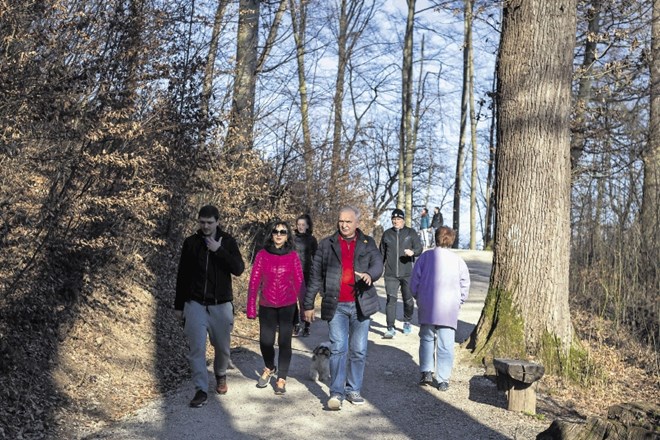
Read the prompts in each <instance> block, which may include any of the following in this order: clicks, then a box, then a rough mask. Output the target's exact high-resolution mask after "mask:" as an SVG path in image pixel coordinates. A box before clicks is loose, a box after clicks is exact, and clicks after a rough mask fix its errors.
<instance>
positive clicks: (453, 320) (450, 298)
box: [410, 247, 470, 330]
mask: <svg viewBox="0 0 660 440" xmlns="http://www.w3.org/2000/svg"><path fill="white" fill-rule="evenodd" d="M410 290H411V291H412V294H413V297H415V299H416V300H417V309H418V311H417V316H418V319H419V323H420V324H431V325H442V326H446V327H451V328H453V329H454V330H455V329H456V326H457V324H458V309H460V308H461V305H462V304H463V303H464V302H465V300H466V299H467V297H468V293H469V292H470V272H469V271H468V268H467V265H466V264H465V261H463V259H462V258H461V257H459V256H458V255H457V254H455V253H454V252H452V251H450V250H449V249H444V248H440V247H437V248H435V249H433V250H432V251H427V252H424V253H423V254H422V255H420V257H419V258H418V259H417V261H416V262H415V266H414V267H413V273H412V276H411V277H410Z"/></svg>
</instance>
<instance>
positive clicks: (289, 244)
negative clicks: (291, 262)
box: [264, 219, 293, 250]
mask: <svg viewBox="0 0 660 440" xmlns="http://www.w3.org/2000/svg"><path fill="white" fill-rule="evenodd" d="M278 226H284V227H285V228H286V242H284V244H283V245H282V249H285V250H291V249H293V232H292V231H291V226H289V224H288V223H287V222H285V221H284V220H280V219H275V220H273V221H271V222H270V223H268V225H267V226H266V237H265V238H264V247H275V242H274V241H273V231H274V230H275V229H276V228H277V227H278Z"/></svg>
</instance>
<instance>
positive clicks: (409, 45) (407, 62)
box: [399, 0, 415, 227]
mask: <svg viewBox="0 0 660 440" xmlns="http://www.w3.org/2000/svg"><path fill="white" fill-rule="evenodd" d="M407 4H408V16H407V18H406V34H405V37H404V41H403V62H402V68H401V133H400V145H401V156H402V159H403V160H400V161H399V163H402V164H403V180H402V181H399V197H400V198H402V199H403V211H404V212H407V213H408V215H407V216H406V221H405V223H406V226H408V227H410V226H412V218H413V216H412V211H413V207H412V166H413V157H414V154H415V151H414V145H413V128H412V113H413V109H412V83H413V73H412V66H413V31H414V28H415V0H407Z"/></svg>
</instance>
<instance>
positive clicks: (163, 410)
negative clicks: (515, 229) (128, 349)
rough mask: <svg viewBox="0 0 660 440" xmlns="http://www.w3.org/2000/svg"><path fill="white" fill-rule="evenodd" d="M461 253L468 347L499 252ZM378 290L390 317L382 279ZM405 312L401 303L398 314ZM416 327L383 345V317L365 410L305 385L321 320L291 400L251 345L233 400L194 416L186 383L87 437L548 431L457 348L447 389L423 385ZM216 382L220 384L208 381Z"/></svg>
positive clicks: (462, 330)
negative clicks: (512, 404) (333, 403)
mask: <svg viewBox="0 0 660 440" xmlns="http://www.w3.org/2000/svg"><path fill="white" fill-rule="evenodd" d="M458 252H459V253H460V255H461V256H462V257H463V258H465V260H466V261H467V263H468V266H469V267H470V271H471V276H472V289H471V292H470V298H469V299H468V302H467V303H466V304H465V305H464V306H463V308H462V310H461V313H460V315H459V328H458V331H457V340H458V341H463V340H464V339H465V338H467V336H468V335H469V333H470V331H471V330H472V328H473V327H474V325H475V324H476V322H477V320H478V319H479V315H480V313H481V309H482V307H483V301H484V298H485V294H486V289H487V286H488V277H489V274H490V264H491V259H492V254H491V253H490V252H483V251H458ZM378 285H379V289H378V290H379V294H380V296H381V302H382V307H381V310H382V311H383V312H384V311H385V293H384V289H383V287H382V281H381V282H380V283H379V284H378ZM401 313H402V306H401V303H399V307H398V314H399V316H401ZM413 323H414V324H415V326H414V330H413V334H411V335H403V334H402V333H400V332H398V334H397V336H396V337H395V338H394V339H392V340H385V339H382V334H383V332H384V330H385V315H384V313H378V314H377V315H376V316H375V319H374V321H373V323H372V325H371V331H370V335H369V354H368V359H367V367H366V371H365V379H364V386H363V390H362V395H363V397H364V398H365V399H366V404H364V405H361V406H353V405H351V404H350V403H348V402H344V405H343V407H342V409H341V410H340V411H329V410H327V409H326V406H325V402H326V400H327V396H328V387H327V385H326V384H323V383H319V382H312V381H310V380H309V379H308V378H307V369H308V364H309V358H310V357H311V350H312V349H313V348H314V347H315V346H316V345H317V344H318V343H320V342H322V341H325V340H326V339H327V334H328V330H327V324H326V323H325V322H324V321H321V320H317V321H315V322H314V323H313V324H312V335H311V336H310V337H308V338H295V339H294V356H293V359H292V364H291V370H290V373H289V378H288V380H287V393H286V395H284V396H276V395H274V393H273V389H272V387H268V388H265V389H259V388H256V386H255V384H256V382H257V378H258V376H259V373H260V371H261V369H262V368H263V365H262V362H261V356H260V355H259V347H258V345H257V344H249V345H246V346H244V347H243V348H242V349H241V350H238V351H237V352H235V353H233V354H232V359H233V362H234V364H235V365H236V369H233V370H230V371H229V373H228V384H229V393H228V394H226V395H224V396H219V395H217V394H214V393H211V394H209V402H208V404H207V405H206V406H204V407H203V408H199V409H192V408H189V407H188V402H189V400H190V398H191V397H192V395H193V388H192V385H191V383H190V382H187V383H185V384H184V385H183V386H181V387H180V388H179V389H178V390H177V391H176V392H174V393H172V394H170V395H167V396H164V397H163V398H161V399H159V400H157V401H155V402H153V403H151V404H150V405H148V406H147V407H145V408H143V409H141V410H140V411H138V412H137V413H136V414H134V415H132V416H130V417H127V418H126V419H125V420H123V421H122V422H120V423H118V424H117V425H115V426H112V427H110V428H106V429H104V430H102V431H100V432H97V433H95V434H92V435H89V436H87V437H85V438H87V439H113V440H114V439H159V440H163V439H172V440H175V439H176V440H179V439H184V438H190V439H228V440H234V439H237V440H239V439H314V440H321V439H341V438H351V439H365V440H366V439H378V440H387V439H416V440H417V439H533V438H535V436H536V434H538V433H539V432H541V431H543V430H544V429H546V428H547V427H548V426H549V424H550V421H547V420H546V421H542V420H538V419H536V418H534V417H531V416H526V415H523V414H518V413H512V412H509V411H507V410H506V409H505V405H506V401H505V398H504V395H503V394H502V393H501V392H498V391H497V388H496V386H495V384H494V383H492V382H491V381H490V380H488V379H486V378H485V377H484V376H483V370H482V369H480V368H477V367H474V366H471V365H469V364H468V363H467V362H465V361H464V360H463V359H461V353H460V350H457V358H456V363H455V366H454V371H453V376H452V380H451V387H450V389H449V391H447V392H440V391H437V390H435V389H432V388H429V387H419V386H418V385H417V381H418V379H419V366H418V349H419V338H418V336H417V329H418V327H417V325H416V314H415V318H414V320H413ZM397 325H399V327H400V324H399V323H397ZM209 380H210V381H211V384H213V385H214V380H213V378H212V375H211V374H209ZM211 389H213V388H211Z"/></svg>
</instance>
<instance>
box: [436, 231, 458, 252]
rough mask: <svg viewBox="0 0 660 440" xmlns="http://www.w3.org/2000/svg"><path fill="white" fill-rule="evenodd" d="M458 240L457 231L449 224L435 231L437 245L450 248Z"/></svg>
mask: <svg viewBox="0 0 660 440" xmlns="http://www.w3.org/2000/svg"><path fill="white" fill-rule="evenodd" d="M454 240H456V231H454V230H453V229H452V228H450V227H448V226H441V227H439V228H438V229H437V230H436V231H435V245H436V246H439V247H443V248H450V247H452V245H453V244H454Z"/></svg>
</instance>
